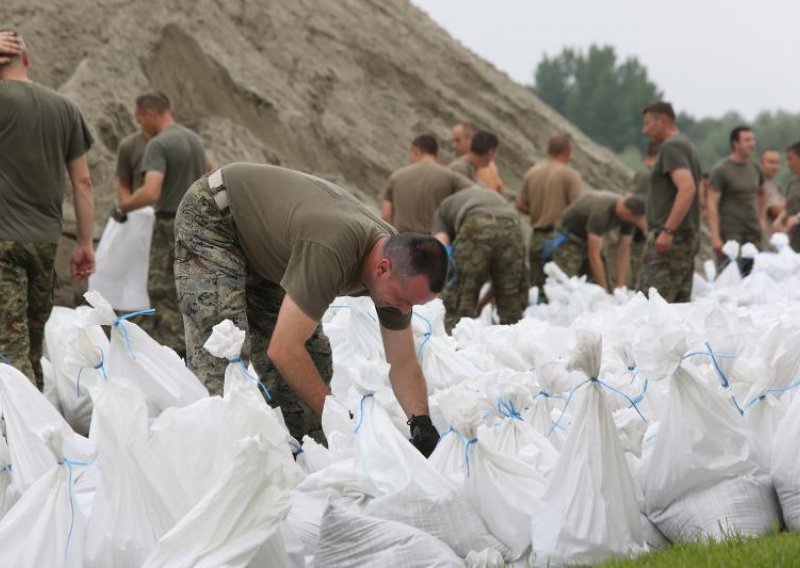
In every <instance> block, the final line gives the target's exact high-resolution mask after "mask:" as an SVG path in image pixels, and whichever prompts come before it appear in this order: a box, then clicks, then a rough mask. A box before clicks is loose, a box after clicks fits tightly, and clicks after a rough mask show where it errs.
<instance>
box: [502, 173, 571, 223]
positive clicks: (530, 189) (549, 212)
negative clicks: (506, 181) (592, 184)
mask: <svg viewBox="0 0 800 568" xmlns="http://www.w3.org/2000/svg"><path fill="white" fill-rule="evenodd" d="M581 193H582V184H581V176H580V174H579V173H578V172H576V171H575V170H573V169H572V168H570V167H569V166H567V165H565V164H562V163H560V162H556V161H554V160H547V161H546V162H542V163H541V164H536V165H535V166H533V167H532V168H531V169H529V170H528V172H527V173H526V174H525V177H524V178H523V180H522V187H521V188H520V190H519V192H518V193H517V202H519V203H522V204H523V205H525V206H526V207H527V208H528V211H530V216H531V226H532V227H533V228H534V229H544V228H548V227H553V226H555V224H556V222H557V221H558V219H559V217H561V214H562V213H563V212H564V209H566V208H567V206H568V205H569V204H571V203H574V202H575V201H576V200H577V199H578V198H579V197H580V196H581Z"/></svg>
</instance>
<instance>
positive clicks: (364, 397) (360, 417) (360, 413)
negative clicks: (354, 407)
mask: <svg viewBox="0 0 800 568" xmlns="http://www.w3.org/2000/svg"><path fill="white" fill-rule="evenodd" d="M371 397H372V394H365V395H364V396H362V397H361V407H360V412H359V413H358V423H357V424H356V427H355V428H353V434H358V431H359V430H360V429H361V422H362V421H363V420H364V401H365V400H367V399H368V398H371Z"/></svg>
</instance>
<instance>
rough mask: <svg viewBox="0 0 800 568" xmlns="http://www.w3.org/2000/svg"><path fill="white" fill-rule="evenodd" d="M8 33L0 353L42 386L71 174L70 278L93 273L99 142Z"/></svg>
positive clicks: (2, 94) (0, 108)
mask: <svg viewBox="0 0 800 568" xmlns="http://www.w3.org/2000/svg"><path fill="white" fill-rule="evenodd" d="M2 37H3V38H5V40H4V41H6V42H8V41H11V40H10V38H13V40H14V41H15V42H16V44H17V45H18V46H19V52H18V53H17V54H16V55H13V54H9V55H7V56H5V58H4V60H5V61H6V62H5V63H2V64H0V202H2V207H0V298H1V299H2V301H0V322H2V331H0V353H2V354H3V355H4V356H5V357H6V358H7V359H8V360H10V362H11V364H12V365H14V366H15V367H17V368H18V369H19V370H20V371H22V372H23V373H25V374H26V375H27V376H28V378H30V380H31V381H32V382H34V384H36V386H37V387H38V388H39V389H40V390H41V389H42V386H43V377H42V368H41V364H40V359H41V357H42V345H43V341H44V325H45V322H46V321H47V319H48V317H49V316H50V311H51V310H52V307H53V282H54V280H55V272H54V268H53V266H54V263H55V256H56V247H57V245H58V239H59V237H60V236H61V228H62V227H61V224H62V215H61V207H62V202H63V200H64V181H65V180H64V178H65V176H64V172H65V171H66V172H67V173H68V174H69V179H70V182H71V183H72V200H73V203H74V206H75V217H76V221H77V242H76V244H75V250H74V252H73V253H72V263H71V272H72V277H73V278H75V279H76V280H83V279H85V278H87V277H88V276H89V275H90V274H91V273H92V272H94V247H93V238H94V195H93V189H92V181H91V178H90V176H89V166H88V162H87V159H86V153H87V152H88V150H89V148H90V147H91V145H92V142H93V141H92V136H91V134H90V133H89V129H88V128H87V126H86V123H85V122H84V120H83V117H82V116H81V113H80V111H79V110H78V108H77V107H76V106H75V105H74V104H73V103H72V102H70V101H69V100H68V99H67V98H66V97H64V96H63V95H61V94H59V93H56V92H55V91H51V90H50V89H47V88H45V87H42V86H41V85H38V84H36V83H34V82H32V81H31V80H30V78H29V77H28V67H29V65H30V58H29V53H28V50H27V48H26V47H25V44H24V41H23V40H22V37H21V36H19V35H16V34H13V33H11V32H7V33H4V34H2ZM4 49H5V48H4ZM65 166H66V169H65Z"/></svg>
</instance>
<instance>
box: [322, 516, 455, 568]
mask: <svg viewBox="0 0 800 568" xmlns="http://www.w3.org/2000/svg"><path fill="white" fill-rule="evenodd" d="M314 566H315V567H316V568H351V567H352V568H362V567H364V566H391V567H392V568H456V567H458V568H463V566H464V562H463V561H461V560H460V559H459V558H458V556H456V553H455V552H453V551H452V549H450V548H449V547H448V546H447V545H446V544H444V543H443V542H442V541H440V540H438V539H436V538H434V537H432V536H431V535H429V534H427V533H424V532H422V531H421V530H419V529H416V528H413V527H410V526H408V525H405V524H403V523H396V522H394V521H387V520H384V519H376V518H374V517H367V516H360V515H356V514H353V513H350V512H347V511H345V510H343V509H339V508H336V507H329V508H328V510H327V511H325V515H324V516H323V518H322V528H321V531H320V536H319V547H318V548H317V552H316V554H315V555H314Z"/></svg>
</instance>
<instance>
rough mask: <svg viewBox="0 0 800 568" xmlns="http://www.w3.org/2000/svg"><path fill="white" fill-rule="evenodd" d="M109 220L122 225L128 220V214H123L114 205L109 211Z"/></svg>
mask: <svg viewBox="0 0 800 568" xmlns="http://www.w3.org/2000/svg"><path fill="white" fill-rule="evenodd" d="M111 218H112V219H114V221H116V222H117V223H124V222H125V221H127V220H128V214H127V213H124V212H123V211H122V209H120V208H119V206H118V205H115V206H114V208H113V209H112V210H111Z"/></svg>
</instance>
